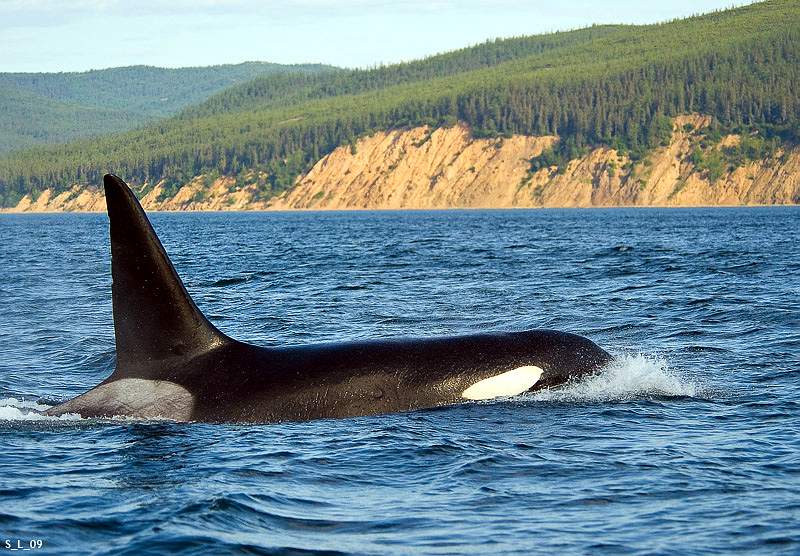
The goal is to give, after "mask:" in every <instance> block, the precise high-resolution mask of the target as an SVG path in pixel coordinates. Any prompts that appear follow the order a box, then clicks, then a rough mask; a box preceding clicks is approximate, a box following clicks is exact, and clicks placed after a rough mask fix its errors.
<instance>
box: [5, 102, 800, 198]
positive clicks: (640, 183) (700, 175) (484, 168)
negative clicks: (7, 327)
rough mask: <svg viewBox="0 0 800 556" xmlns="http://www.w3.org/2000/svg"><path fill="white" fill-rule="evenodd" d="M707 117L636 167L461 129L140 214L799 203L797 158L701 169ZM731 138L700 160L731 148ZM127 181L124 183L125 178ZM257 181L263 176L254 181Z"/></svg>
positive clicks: (395, 138)
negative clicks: (279, 187)
mask: <svg viewBox="0 0 800 556" xmlns="http://www.w3.org/2000/svg"><path fill="white" fill-rule="evenodd" d="M710 122H711V119H710V118H709V117H707V116H702V115H696V114H695V115H685V116H680V117H678V118H675V120H674V127H673V132H672V136H671V139H670V141H669V142H668V144H666V145H664V146H660V147H657V148H656V149H654V150H653V151H651V152H650V153H649V154H648V155H647V156H646V157H645V158H644V159H642V160H639V161H636V162H633V161H631V160H630V158H629V157H628V155H626V154H621V153H619V152H617V151H616V150H614V149H611V148H608V147H601V148H595V149H593V150H590V151H589V152H587V153H586V154H585V155H583V156H581V157H579V158H576V159H573V160H571V161H569V162H567V163H565V164H563V165H562V166H561V167H560V168H557V167H555V166H551V167H545V168H540V169H538V170H535V171H532V170H531V160H532V159H535V158H536V157H538V156H540V155H541V154H542V153H543V152H544V151H545V150H546V149H548V148H550V147H552V146H553V145H554V144H555V143H556V142H557V141H558V138H557V137H552V136H551V137H528V136H522V135H514V136H511V137H508V138H497V139H494V138H493V139H476V138H473V137H472V135H471V134H470V131H469V129H468V128H466V127H464V126H454V127H450V128H439V129H430V128H427V127H417V128H413V129H406V130H393V131H386V132H380V133H377V134H374V135H372V136H369V137H365V138H362V139H360V140H358V141H357V142H356V143H355V144H354V145H353V146H344V147H339V148H337V149H336V150H334V151H333V152H332V153H330V154H329V155H327V156H325V157H323V158H322V159H321V160H319V161H318V162H317V163H316V164H315V165H314V166H313V167H312V168H311V170H310V171H309V172H307V173H306V174H305V175H303V176H300V177H299V178H298V179H297V180H296V182H295V184H294V186H293V187H292V188H291V189H289V190H288V191H286V192H284V193H283V194H281V195H280V196H278V197H273V198H263V196H262V195H260V193H259V187H258V185H257V181H258V180H257V178H258V176H256V175H255V174H252V175H251V176H249V178H248V176H244V179H242V178H240V179H239V180H238V181H237V180H235V179H234V178H230V177H216V178H213V179H212V178H211V177H209V176H198V177H196V178H194V179H193V180H191V181H190V182H189V183H186V184H184V185H182V186H181V187H180V188H177V189H176V190H173V191H174V193H173V192H171V191H169V190H167V189H166V186H165V184H164V183H157V184H155V185H153V186H152V187H148V186H147V184H145V186H144V187H142V188H141V195H140V196H141V201H142V205H143V206H144V207H145V209H148V210H176V211H177V210H271V209H283V210H287V209H288V210H292V209H314V210H336V209H426V208H511V207H520V208H522V207H612V206H715V205H719V206H723V205H725V206H727V205H776V204H777V205H780V204H798V203H800V149H799V148H796V147H794V148H787V147H783V148H780V149H778V150H777V151H776V152H774V153H772V154H770V155H769V156H767V157H764V158H759V159H756V160H747V161H744V162H743V163H742V164H741V165H739V166H737V167H735V168H731V167H730V166H728V167H726V168H724V170H723V171H721V172H718V173H717V174H718V175H711V173H710V172H709V171H708V170H707V169H701V168H698V167H697V164H696V158H693V156H692V154H693V152H695V151H696V150H697V149H698V144H699V143H700V141H701V138H702V132H703V130H704V129H705V128H707V127H708V126H709V124H710ZM740 140H741V137H739V136H737V135H728V136H725V137H723V138H722V140H721V141H720V142H719V143H718V144H716V145H711V146H708V145H706V146H705V149H706V152H709V151H713V150H715V149H716V150H721V149H725V148H729V147H731V146H735V145H737V144H738V143H739V141H740ZM122 177H123V178H124V176H122ZM262 177H263V176H262ZM103 210H105V201H104V199H103V194H102V191H101V190H100V189H98V188H96V187H92V186H86V185H75V186H73V187H72V188H71V189H69V190H67V191H64V192H63V193H60V194H58V195H53V194H52V192H51V191H50V190H45V191H44V192H43V193H41V194H40V195H39V196H38V197H37V198H35V199H32V198H30V196H25V197H24V198H23V199H22V200H21V201H20V202H19V204H18V205H17V206H16V207H14V208H12V209H9V210H8V211H10V212H62V211H103Z"/></svg>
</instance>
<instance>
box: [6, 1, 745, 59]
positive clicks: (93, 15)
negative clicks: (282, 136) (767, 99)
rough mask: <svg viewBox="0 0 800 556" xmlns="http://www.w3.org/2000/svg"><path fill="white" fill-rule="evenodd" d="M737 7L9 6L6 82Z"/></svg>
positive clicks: (428, 49) (438, 44) (371, 52)
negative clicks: (22, 76) (10, 75)
mask: <svg viewBox="0 0 800 556" xmlns="http://www.w3.org/2000/svg"><path fill="white" fill-rule="evenodd" d="M745 3H749V2H742V1H732V0H650V1H643V0H607V1H602V2H601V1H597V2H588V1H582V0H561V1H554V0H551V1H544V0H170V1H158V0H137V1H133V0H130V1H128V0H0V53H2V54H0V71H77V70H86V69H92V68H104V67H113V66H125V65H133V64H149V65H157V66H167V67H177V66H198V65H211V64H222V63H237V62H243V61H246V60H261V61H269V62H282V63H293V62H323V63H328V64H334V65H338V66H351V67H352V66H362V67H363V66H370V65H374V64H377V63H381V62H396V61H401V60H410V59H413V58H419V57H422V56H425V55H428V54H433V53H436V52H442V51H445V50H452V49H454V48H459V47H462V46H467V45H469V44H475V43H477V42H482V41H484V40H486V39H487V38H495V37H508V36H514V35H529V34H535V33H541V32H547V31H555V30H559V29H571V28H576V27H584V26H587V25H590V24H592V23H644V22H655V21H662V20H665V19H671V18H675V17H682V16H686V15H691V14H695V13H699V12H706V11H711V10H715V9H720V8H725V7H729V6H731V5H732V4H736V5H741V4H745Z"/></svg>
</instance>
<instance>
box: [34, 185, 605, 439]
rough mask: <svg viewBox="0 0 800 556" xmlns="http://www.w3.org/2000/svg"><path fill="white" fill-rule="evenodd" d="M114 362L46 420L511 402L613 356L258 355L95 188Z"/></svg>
mask: <svg viewBox="0 0 800 556" xmlns="http://www.w3.org/2000/svg"><path fill="white" fill-rule="evenodd" d="M104 185H105V193H106V203H107V207H108V215H109V220H110V223H111V257H112V259H111V260H112V263H111V266H112V276H113V287H112V298H113V310H114V332H115V337H116V351H117V363H116V368H115V370H114V372H113V373H112V374H111V376H110V377H108V379H106V380H105V381H103V382H102V383H101V384H99V385H98V386H96V387H95V388H93V389H91V390H89V391H88V392H86V393H85V394H83V395H81V396H78V397H77V398H74V399H72V400H70V401H68V402H66V403H63V404H61V405H58V406H56V407H54V408H51V409H50V410H49V411H48V413H49V414H51V415H60V414H64V413H78V414H80V415H81V416H83V417H112V416H127V417H133V418H143V419H147V418H165V419H174V420H177V421H206V422H254V423H258V422H262V423H267V422H279V421H301V420H308V419H318V418H335V417H350V416H357V415H372V414H379V413H391V412H398V411H409V410H415V409H423V408H431V407H437V406H442V405H448V404H455V403H459V402H464V401H468V400H482V399H492V398H497V397H503V396H513V395H517V394H521V393H523V392H526V391H533V390H538V389H542V388H549V387H553V386H557V385H559V384H563V383H565V382H567V381H569V380H572V379H578V378H581V377H583V376H586V375H588V374H592V373H595V372H597V371H599V370H600V369H602V368H603V367H604V366H605V365H607V364H608V363H609V362H610V361H611V356H610V355H609V354H608V353H606V352H605V351H604V350H603V349H601V348H600V347H598V346H597V345H596V344H594V343H593V342H591V341H590V340H588V339H586V338H583V337H581V336H577V335H574V334H568V333H564V332H558V331H554V330H532V331H525V332H511V333H495V334H479V335H472V336H460V337H450V338H422V339H392V340H375V341H369V342H346V343H335V344H321V345H309V346H299V347H284V348H262V347H257V346H254V345H250V344H246V343H243V342H239V341H237V340H234V339H232V338H229V337H228V336H226V335H225V334H223V333H222V332H220V331H219V330H217V329H216V327H214V325H212V324H211V323H210V322H209V321H208V320H207V319H206V318H205V316H203V314H202V313H201V312H200V310H199V309H198V308H197V306H196V305H195V304H194V302H193V301H192V299H191V297H190V296H189V294H188V292H187V291H186V288H185V287H184V285H183V283H182V282H181V280H180V278H179V277H178V274H177V273H176V271H175V268H174V267H173V266H172V263H171V262H170V260H169V258H168V256H167V254H166V252H165V250H164V248H163V246H162V245H161V242H160V241H159V239H158V237H157V236H156V233H155V231H154V230H153V228H152V226H151V225H150V222H149V221H148V219H147V216H146V215H145V213H144V210H143V209H142V207H141V205H140V204H139V202H138V201H137V199H136V197H135V196H134V195H133V193H132V192H131V190H130V189H129V188H128V186H127V185H126V184H125V183H124V182H123V181H122V180H121V179H119V178H117V177H116V176H113V175H106V176H105V178H104Z"/></svg>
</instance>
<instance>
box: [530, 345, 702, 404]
mask: <svg viewBox="0 0 800 556" xmlns="http://www.w3.org/2000/svg"><path fill="white" fill-rule="evenodd" d="M701 393H702V388H701V386H700V385H699V384H698V383H696V382H694V381H691V380H688V379H687V378H685V377H682V376H680V374H678V373H677V372H675V371H674V370H672V369H670V368H669V365H668V364H667V362H666V360H665V359H663V358H661V357H654V356H649V355H644V354H641V353H640V354H636V355H623V356H621V357H618V358H617V359H616V360H615V361H614V362H613V363H612V364H611V365H610V366H609V367H607V368H606V369H605V370H604V371H603V372H601V373H599V374H596V375H594V376H591V377H588V378H585V379H582V380H580V381H577V382H573V383H570V384H567V385H565V386H561V387H559V388H553V389H549V390H540V391H538V392H535V393H533V394H529V395H527V396H526V398H528V399H533V400H536V401H548V402H549V401H556V402H604V401H627V400H636V399H643V398H652V397H689V398H694V397H697V396H698V395H700V394H701Z"/></svg>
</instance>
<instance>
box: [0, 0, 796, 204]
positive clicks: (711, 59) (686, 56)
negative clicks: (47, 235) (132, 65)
mask: <svg viewBox="0 0 800 556" xmlns="http://www.w3.org/2000/svg"><path fill="white" fill-rule="evenodd" d="M798 60H800V2H798V1H797V0H773V1H769V2H763V3H759V4H753V5H750V6H746V7H742V8H736V9H731V10H727V11H723V12H717V13H713V14H708V15H703V16H698V17H693V18H689V19H685V20H678V21H672V22H666V23H661V24H656V25H643V26H602V27H592V28H589V29H583V30H578V31H571V32H564V33H554V34H550V35H543V36H536V37H521V38H515V39H507V40H502V41H494V42H490V43H486V44H483V45H478V46H475V47H471V48H467V49H463V50H461V51H457V52H454V53H448V54H443V55H439V56H433V57H430V58H427V59H425V60H420V61H417V62H410V63H407V64H398V65H393V66H387V67H382V68H375V69H372V70H363V71H343V72H337V73H332V74H329V75H317V76H299V77H296V76H286V75H279V76H274V77H265V78H262V79H258V80H256V81H252V82H249V83H247V84H243V85H241V86H237V87H234V88H232V89H229V90H227V91H224V92H222V93H220V94H219V95H216V96H214V97H212V98H210V99H208V100H207V101H206V102H204V103H202V104H200V105H199V106H195V107H192V108H189V109H187V110H186V111H184V112H183V113H182V114H179V115H178V116H175V117H173V118H170V119H168V120H163V121H160V122H157V123H155V124H152V125H150V126H145V127H143V128H141V129H138V130H136V131H132V132H128V133H124V134H117V135H114V136H110V137H104V138H98V139H95V140H84V141H78V142H74V143H71V144H69V145H66V146H63V147H54V148H38V149H32V150H29V151H25V152H20V153H15V154H14V155H13V156H9V157H6V158H3V159H0V187H2V194H3V198H2V202H3V204H4V205H5V206H15V205H17V203H18V202H19V200H20V199H21V198H22V197H23V196H24V195H26V194H27V195H29V198H31V199H33V198H38V196H39V195H40V193H41V192H43V191H45V190H49V191H51V192H52V194H53V195H54V196H58V194H60V193H61V192H64V191H67V190H70V189H71V188H72V187H73V185H75V184H91V183H98V182H99V179H100V178H101V176H102V174H103V173H105V172H106V171H114V172H116V173H118V174H120V175H122V176H124V177H126V178H127V179H128V180H130V181H131V182H133V183H134V184H138V185H143V184H150V186H151V187H152V185H153V184H156V183H160V182H163V183H164V184H166V185H165V187H166V189H167V191H166V193H165V194H164V195H163V197H164V198H168V197H171V195H170V193H174V192H175V191H178V190H179V189H180V186H181V185H183V184H186V183H189V182H193V180H194V178H195V177H197V176H201V175H205V176H213V175H220V176H223V177H228V178H230V183H232V184H233V185H231V186H230V187H231V188H233V189H234V190H244V189H247V188H250V189H253V188H254V189H255V190H256V193H257V195H256V197H257V199H259V202H267V200H268V199H271V198H273V197H274V196H280V195H284V193H285V192H286V191H287V190H288V189H290V188H293V187H298V186H297V185H296V183H302V178H301V180H300V182H298V181H297V178H298V176H302V175H305V174H306V173H307V172H309V171H310V170H311V169H312V167H314V165H315V164H317V163H318V162H319V161H320V160H321V159H323V158H324V157H326V155H328V154H330V153H332V152H334V151H335V150H336V149H337V148H339V147H342V146H345V147H346V148H349V149H350V150H351V151H353V152H354V153H357V151H358V148H359V147H358V145H359V140H360V138H363V137H367V136H371V135H374V134H376V133H380V132H386V131H391V130H395V131H398V130H405V129H410V128H415V127H420V126H429V127H431V128H433V129H438V128H443V127H444V128H449V127H451V126H453V125H454V124H456V123H457V122H459V123H461V124H462V125H464V126H466V127H464V128H463V129H469V130H470V135H471V140H481V139H502V138H506V139H509V138H512V137H514V136H520V137H521V136H527V137H546V136H552V137H558V141H557V142H556V143H554V145H553V148H550V149H547V150H546V151H544V152H543V153H542V154H541V155H536V154H530V158H531V159H532V160H529V161H528V162H527V163H526V164H527V165H529V166H530V167H531V170H533V171H536V170H538V169H541V168H558V169H559V170H558V171H559V172H562V173H561V174H558V175H563V172H564V169H566V168H568V167H569V164H570V163H571V162H570V161H574V160H582V159H584V158H585V157H586V156H588V155H590V154H591V153H594V152H596V151H597V150H598V149H610V150H613V151H615V152H616V153H618V155H619V156H622V157H626V158H627V159H628V160H630V161H631V163H637V162H639V161H642V160H646V159H648V157H650V156H651V155H652V154H653V152H654V151H656V150H657V149H659V148H663V147H665V146H667V145H669V144H670V141H671V140H672V133H673V124H672V119H673V118H675V117H679V116H682V115H684V114H690V113H701V114H704V115H708V116H709V117H710V120H709V125H708V132H707V133H708V137H709V139H708V140H707V141H706V142H707V143H709V142H712V143H713V142H715V141H717V140H718V139H719V138H721V137H723V136H726V135H730V134H734V135H737V136H741V137H744V138H745V139H746V141H745V142H746V143H747V145H750V146H752V148H750V147H748V149H746V153H744V154H740V155H737V156H736V157H734V158H735V160H733V159H731V160H727V159H725V160H723V159H724V158H725V157H724V156H723V152H722V151H721V150H719V149H710V148H709V147H708V145H706V146H705V147H704V149H705V150H703V149H701V150H694V151H693V152H692V156H693V157H694V159H693V161H692V164H693V165H694V167H696V168H697V170H698V171H699V172H702V173H704V175H708V176H709V181H710V182H716V181H717V180H719V179H721V177H722V175H723V174H724V173H726V172H728V171H732V169H733V168H734V167H739V166H742V165H745V164H748V163H750V161H753V160H755V159H756V158H759V157H762V158H763V157H766V156H771V154H770V153H775V152H777V151H781V152H793V151H792V149H793V148H794V147H793V145H795V144H797V143H798V141H799V139H800V126H799V125H798V122H800V99H798V97H797V95H796V92H795V91H797V90H798V86H799V85H800V64H798ZM750 138H752V140H751V139H750ZM737 165H738V166H737ZM631 179H633V178H631ZM212 182H213V180H212ZM226 183H228V182H226ZM572 185H574V184H572ZM565 187H566V185H565ZM143 193H144V194H146V191H145V190H143ZM324 194H326V193H323V195H324ZM289 195H291V193H290V194H289ZM281 198H287V197H286V196H285V195H284V197H281ZM275 202H277V201H275Z"/></svg>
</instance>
